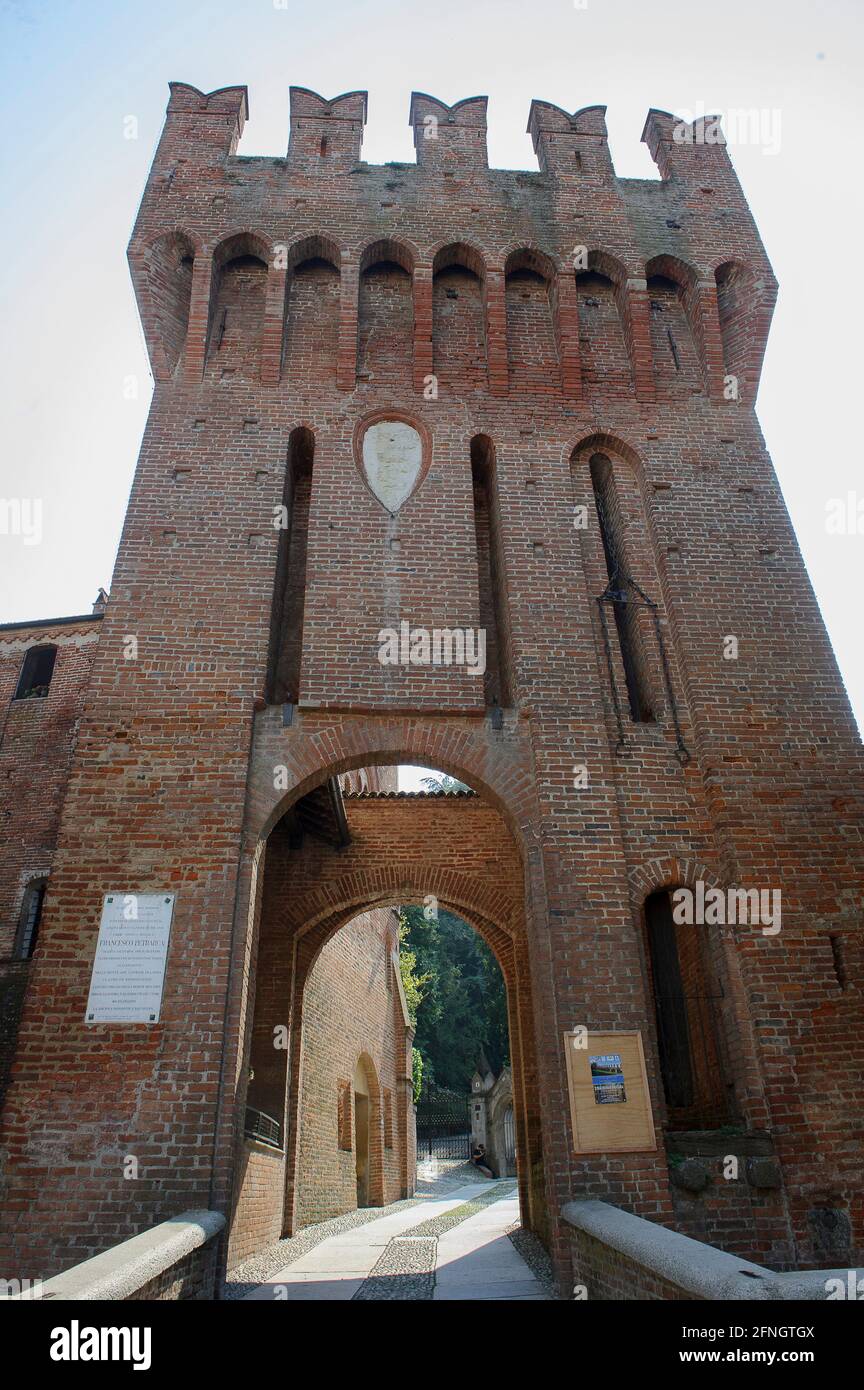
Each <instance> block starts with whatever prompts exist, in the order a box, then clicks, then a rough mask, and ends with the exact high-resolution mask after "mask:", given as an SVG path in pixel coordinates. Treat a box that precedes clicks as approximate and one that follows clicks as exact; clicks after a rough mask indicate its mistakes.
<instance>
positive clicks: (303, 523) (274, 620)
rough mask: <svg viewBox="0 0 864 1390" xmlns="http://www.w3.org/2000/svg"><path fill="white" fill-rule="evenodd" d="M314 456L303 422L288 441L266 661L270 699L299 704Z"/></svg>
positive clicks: (309, 436)
mask: <svg viewBox="0 0 864 1390" xmlns="http://www.w3.org/2000/svg"><path fill="white" fill-rule="evenodd" d="M314 455H315V438H314V436H313V434H312V431H311V430H308V429H304V428H302V427H301V428H299V429H296V430H293V431H292V433H291V438H290V439H289V441H288V459H287V462H286V466H285V486H284V489H283V493H282V514H281V517H280V522H281V526H280V530H279V548H278V553H277V558H276V578H275V581H274V586H273V606H272V610H271V619H270V650H269V655H268V662H267V700H268V703H270V704H296V703H297V701H298V699H299V694H300V668H301V663H302V656H303V613H304V609H305V605H306V551H307V533H308V529H309V509H310V503H311V498H312V464H313V460H314Z"/></svg>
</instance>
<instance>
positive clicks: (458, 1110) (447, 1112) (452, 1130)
mask: <svg viewBox="0 0 864 1390" xmlns="http://www.w3.org/2000/svg"><path fill="white" fill-rule="evenodd" d="M470 1104H471V1102H470V1099H469V1098H468V1097H466V1096H460V1095H459V1094H458V1092H456V1091H427V1092H425V1093H424V1094H423V1095H422V1096H421V1097H420V1100H419V1101H418V1103H417V1158H418V1160H420V1161H422V1160H423V1159H426V1158H462V1159H469V1158H470V1157H471V1121H470V1116H469V1106H470Z"/></svg>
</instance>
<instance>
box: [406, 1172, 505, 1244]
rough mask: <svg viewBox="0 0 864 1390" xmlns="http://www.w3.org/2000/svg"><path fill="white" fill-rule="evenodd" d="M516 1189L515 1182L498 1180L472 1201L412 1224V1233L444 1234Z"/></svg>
mask: <svg viewBox="0 0 864 1390" xmlns="http://www.w3.org/2000/svg"><path fill="white" fill-rule="evenodd" d="M515 1191H516V1184H515V1182H496V1183H494V1184H493V1185H492V1186H491V1187H490V1188H489V1191H488V1192H484V1193H483V1194H482V1196H480V1197H472V1198H471V1201H470V1202H461V1203H460V1204H459V1206H458V1207H453V1208H452V1209H451V1210H450V1211H445V1212H442V1213H441V1215H440V1216H432V1217H430V1218H429V1220H428V1221H421V1222H420V1224H419V1225H418V1226H412V1227H411V1234H412V1236H443V1234H444V1232H445V1231H449V1230H452V1228H453V1227H454V1226H461V1224H462V1222H463V1221H467V1220H468V1218H469V1216H476V1215H477V1212H478V1211H482V1210H483V1208H484V1207H488V1206H489V1204H490V1202H497V1201H498V1200H499V1199H500V1198H501V1197H509V1196H510V1194H511V1193H512V1192H515Z"/></svg>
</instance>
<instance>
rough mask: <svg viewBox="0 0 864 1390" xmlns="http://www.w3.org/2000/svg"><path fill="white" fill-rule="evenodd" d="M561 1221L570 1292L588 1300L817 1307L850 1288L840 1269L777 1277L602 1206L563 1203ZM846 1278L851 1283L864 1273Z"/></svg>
mask: <svg viewBox="0 0 864 1390" xmlns="http://www.w3.org/2000/svg"><path fill="white" fill-rule="evenodd" d="M562 1216H563V1218H564V1221H565V1222H566V1223H567V1225H568V1226H569V1227H570V1228H571V1231H572V1255H573V1284H574V1286H582V1287H584V1289H585V1290H586V1292H587V1296H588V1298H589V1299H597V1300H626V1301H633V1300H644V1299H653V1300H661V1299H704V1300H710V1301H725V1300H742V1301H744V1300H754V1299H756V1300H774V1299H804V1300H819V1299H828V1298H829V1297H833V1298H842V1297H844V1296H845V1295H844V1294H843V1292H841V1290H844V1289H847V1288H848V1287H849V1275H850V1271H849V1270H847V1269H813V1270H803V1271H794V1272H792V1273H782V1274H778V1273H775V1272H774V1271H773V1270H770V1269H765V1268H764V1267H763V1266H762V1265H757V1264H752V1263H751V1262H750V1261H749V1260H742V1259H739V1257H738V1256H736V1255H729V1254H727V1253H726V1252H725V1251H724V1250H718V1249H717V1248H716V1247H715V1246H713V1245H705V1244H703V1243H702V1241H698V1240H693V1239H691V1237H690V1236H682V1235H680V1234H679V1233H678V1232H677V1231H670V1230H667V1228H666V1227H665V1226H658V1225H657V1224H656V1223H655V1222H653V1221H646V1220H645V1218H644V1217H641V1216H633V1215H632V1214H631V1213H630V1212H627V1211H622V1210H621V1209H620V1208H619V1207H613V1206H610V1205H609V1203H608V1202H600V1201H596V1200H590V1201H589V1200H586V1201H576V1202H569V1203H568V1204H567V1206H565V1207H564V1209H563V1211H562ZM851 1273H852V1275H853V1276H854V1278H855V1279H856V1280H857V1279H858V1278H860V1277H861V1276H862V1274H864V1271H862V1270H853V1271H851ZM835 1281H837V1282H835Z"/></svg>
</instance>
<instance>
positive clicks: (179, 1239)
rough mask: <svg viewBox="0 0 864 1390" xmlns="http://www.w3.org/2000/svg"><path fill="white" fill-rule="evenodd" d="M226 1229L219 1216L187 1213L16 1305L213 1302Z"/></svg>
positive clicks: (86, 1263)
mask: <svg viewBox="0 0 864 1390" xmlns="http://www.w3.org/2000/svg"><path fill="white" fill-rule="evenodd" d="M224 1226H225V1217H224V1216H223V1215H222V1214H221V1213H220V1212H218V1211H184V1212H181V1214H180V1215H179V1216H172V1217H171V1218H170V1220H168V1221H162V1222H160V1224H159V1225H158V1226H153V1227H152V1228H151V1230H149V1231H142V1232H141V1234H140V1235H137V1236H132V1238H131V1239H130V1240H124V1241H123V1242H122V1244H120V1245H115V1246H114V1247H113V1248H112V1249H111V1250H106V1251H104V1252H103V1253H102V1254H101V1255H94V1256H93V1258H92V1259H90V1260H84V1261H83V1262H82V1263H81V1264H78V1265H73V1266H72V1268H71V1269H67V1270H65V1271H64V1273H63V1274H57V1275H55V1276H54V1278H53V1279H47V1280H46V1281H45V1283H44V1284H41V1285H39V1286H38V1287H36V1288H34V1289H32V1290H30V1291H28V1292H25V1293H18V1294H15V1295H13V1298H15V1299H19V1300H21V1299H24V1300H37V1299H38V1300H42V1301H44V1300H46V1299H49V1298H50V1299H58V1300H65V1301H76V1302H87V1301H92V1300H97V1299H98V1300H111V1301H115V1302H126V1301H129V1300H157V1301H163V1300H184V1301H199V1302H200V1301H206V1300H209V1299H212V1298H213V1297H214V1289H215V1282H216V1272H217V1263H216V1255H217V1251H218V1248H219V1242H218V1240H217V1237H218V1236H219V1234H220V1232H221V1231H222V1229H223V1228H224Z"/></svg>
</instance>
